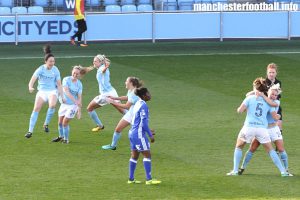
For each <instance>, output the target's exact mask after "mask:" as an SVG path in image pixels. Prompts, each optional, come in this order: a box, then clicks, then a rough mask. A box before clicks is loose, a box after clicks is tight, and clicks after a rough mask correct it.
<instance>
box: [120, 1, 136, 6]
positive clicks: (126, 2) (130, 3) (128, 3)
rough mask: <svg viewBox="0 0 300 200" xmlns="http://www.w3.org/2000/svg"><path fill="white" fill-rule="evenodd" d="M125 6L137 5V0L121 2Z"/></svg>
mask: <svg viewBox="0 0 300 200" xmlns="http://www.w3.org/2000/svg"><path fill="white" fill-rule="evenodd" d="M124 5H135V0H121V6H124Z"/></svg>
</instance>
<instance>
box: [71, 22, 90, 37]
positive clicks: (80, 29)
mask: <svg viewBox="0 0 300 200" xmlns="http://www.w3.org/2000/svg"><path fill="white" fill-rule="evenodd" d="M76 22H77V26H78V30H77V32H76V33H75V34H74V35H73V36H72V38H74V39H75V38H76V37H77V38H78V42H80V41H81V38H82V33H84V32H85V31H86V30H87V27H86V22H85V20H84V19H79V20H76Z"/></svg>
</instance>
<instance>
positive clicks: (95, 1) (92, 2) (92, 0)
mask: <svg viewBox="0 0 300 200" xmlns="http://www.w3.org/2000/svg"><path fill="white" fill-rule="evenodd" d="M85 5H86V6H100V1H99V0H86V4H85Z"/></svg>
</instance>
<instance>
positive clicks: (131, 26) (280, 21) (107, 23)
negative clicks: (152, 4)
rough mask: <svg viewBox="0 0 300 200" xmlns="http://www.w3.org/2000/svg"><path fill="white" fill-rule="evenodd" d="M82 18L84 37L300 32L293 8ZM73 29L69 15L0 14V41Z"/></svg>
mask: <svg viewBox="0 0 300 200" xmlns="http://www.w3.org/2000/svg"><path fill="white" fill-rule="evenodd" d="M86 18H87V25H88V31H87V33H86V35H85V39H86V40H87V41H105V40H152V41H155V40H157V39H206V38H207V39H209V38H215V39H220V40H223V39H226V38H286V39H290V38H291V37H299V36H300V26H299V24H300V12H299V11H294V12H287V11H282V12H279V11H278V12H189V13H187V12H185V13H160V12H150V13H126V14H124V13H118V14H107V13H87V16H86ZM75 30H76V24H75V23H74V17H73V15H58V14H42V15H8V16H0V42H16V43H17V42H38V41H69V38H70V35H72V34H73V32H74V31H75ZM16 33H17V34H16Z"/></svg>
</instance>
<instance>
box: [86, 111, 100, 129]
mask: <svg viewBox="0 0 300 200" xmlns="http://www.w3.org/2000/svg"><path fill="white" fill-rule="evenodd" d="M89 115H90V117H91V118H92V120H93V121H94V122H95V124H97V125H98V126H99V127H102V126H103V124H102V122H101V120H100V119H99V117H98V115H97V113H96V111H95V110H93V111H92V112H89Z"/></svg>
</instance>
